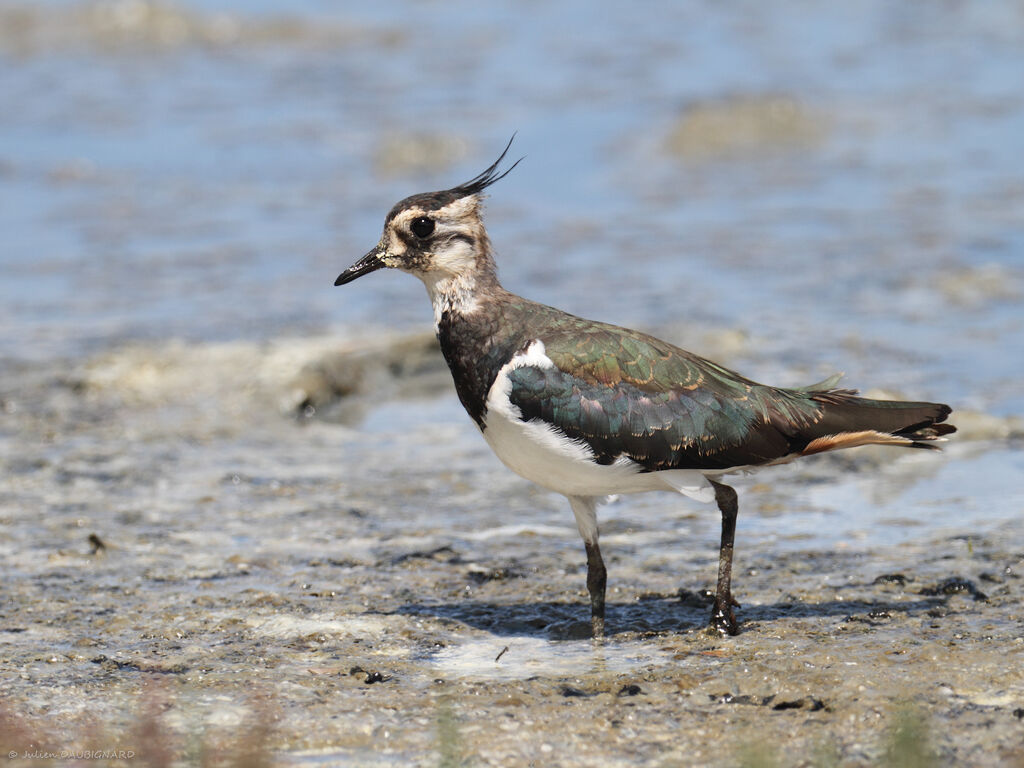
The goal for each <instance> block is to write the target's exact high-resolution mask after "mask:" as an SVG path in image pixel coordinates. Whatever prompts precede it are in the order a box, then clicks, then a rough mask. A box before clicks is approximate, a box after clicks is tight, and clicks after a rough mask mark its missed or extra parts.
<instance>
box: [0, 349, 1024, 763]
mask: <svg viewBox="0 0 1024 768" xmlns="http://www.w3.org/2000/svg"><path fill="white" fill-rule="evenodd" d="M423 343H425V342H423V341H422V337H409V338H403V337H396V338H391V339H385V338H381V339H378V340H377V341H373V342H372V344H371V346H373V349H374V350H375V352H376V354H374V355H372V356H370V357H368V356H367V355H366V352H365V349H364V348H361V347H359V346H358V345H355V346H352V345H350V346H349V347H348V351H347V352H346V351H345V350H346V347H345V343H344V342H339V340H337V339H334V340H329V339H323V340H314V341H313V342H310V343H309V344H307V346H306V347H305V348H304V351H303V352H302V354H299V353H298V351H297V350H298V347H297V346H296V345H294V344H289V345H282V346H281V347H280V348H279V347H275V345H241V346H238V345H229V346H228V347H223V346H218V345H212V346H208V345H196V346H192V347H188V346H184V347H183V346H181V345H180V344H169V345H165V346H158V347H150V348H149V352H148V353H144V352H142V351H140V349H139V348H136V347H127V348H122V349H119V350H113V351H111V352H109V353H106V354H104V355H100V356H97V357H94V358H90V359H87V360H85V361H81V362H80V363H78V364H76V365H73V366H71V367H70V368H65V367H61V366H55V365H53V364H31V365H28V364H26V365H24V366H21V367H20V368H19V369H18V373H17V376H16V377H14V378H13V379H9V380H7V381H6V382H5V387H4V391H3V392H2V393H0V396H2V399H3V403H4V409H5V421H4V429H3V431H2V432H0V438H2V442H0V444H2V446H3V462H4V467H3V469H4V477H5V481H4V489H3V502H4V507H3V508H4V513H3V518H4V524H5V525H4V536H3V539H2V541H0V544H2V548H3V560H4V577H3V581H4V597H3V607H2V610H3V616H2V631H0V642H2V644H3V655H2V670H3V676H2V679H3V682H2V684H0V685H2V688H0V693H2V698H3V714H4V717H5V720H4V726H3V729H2V730H0V734H2V735H3V737H4V742H5V746H6V745H7V744H14V745H15V746H13V747H11V749H13V750H15V751H19V754H22V752H23V750H24V749H28V747H27V746H25V745H26V744H27V743H28V742H32V743H37V744H44V743H45V744H49V745H51V746H53V747H54V748H55V749H58V750H59V749H64V748H67V749H72V748H75V749H86V748H89V747H90V745H92V747H93V748H97V745H98V747H113V746H117V747H118V748H123V749H129V750H135V751H136V752H139V753H140V754H144V755H146V754H148V755H149V757H148V758H147V759H149V760H150V761H151V763H152V764H163V763H160V762H159V760H157V757H159V756H156V757H154V755H153V754H149V753H147V752H146V750H147V749H150V747H152V746H153V745H154V744H162V745H163V747H162V748H163V749H164V751H165V752H166V754H168V755H173V756H176V759H178V760H184V761H185V762H189V761H190V760H192V759H193V758H195V757H196V755H198V754H200V753H201V752H202V750H204V749H205V750H207V752H210V750H214V751H217V750H219V752H217V754H220V755H222V756H226V757H224V759H225V760H226V761H228V763H227V764H231V763H230V760H235V763H234V764H251V762H252V760H255V759H256V758H255V757H254V755H255V754H256V753H258V754H259V756H260V758H259V759H260V760H263V761H264V764H268V765H307V764H314V765H385V764H396V763H398V764H412V765H439V764H441V765H457V764H462V763H463V762H465V763H466V764H473V765H541V764H543V765H635V764H638V763H643V764H650V765H690V764H720V765H735V764H741V765H874V764H877V763H879V762H881V763H883V764H884V763H885V762H886V760H889V763H888V764H896V763H894V762H892V760H893V759H895V758H893V755H894V754H896V753H894V752H893V750H898V749H910V750H911V751H912V752H913V751H914V750H917V752H915V753H914V754H917V753H920V754H922V755H932V756H935V755H937V756H938V758H939V759H940V761H942V762H947V763H949V764H971V765H1004V764H1006V763H1007V762H1008V761H1010V762H1012V761H1013V760H1020V759H1022V758H1024V754H1022V753H1021V752H1020V744H1021V735H1022V733H1024V730H1022V729H1024V721H1022V719H1021V718H1022V716H1024V709H1022V708H1024V672H1022V670H1024V641H1022V638H1021V626H1022V620H1024V613H1022V610H1021V607H1020V606H1021V597H1022V591H1024V583H1022V582H1024V580H1022V578H1021V574H1022V573H1024V532H1022V531H1021V527H1020V525H1019V522H1018V521H1017V519H1015V518H1014V516H1013V515H1012V514H1010V515H1004V516H1003V517H1002V518H1000V517H998V516H995V517H993V518H992V519H991V520H990V521H989V522H988V523H983V522H979V518H976V519H974V521H973V522H970V523H965V524H964V525H963V526H962V530H960V531H959V532H955V533H950V531H948V530H947V529H946V528H944V527H942V526H938V527H936V526H933V525H930V524H929V522H928V521H927V520H923V521H922V520H914V519H910V515H908V519H906V520H903V521H900V520H894V521H890V522H888V523H885V525H884V526H882V527H881V528H877V527H876V528H873V527H871V526H870V525H867V524H866V526H865V530H864V532H863V536H860V537H858V536H853V537H852V538H848V537H843V538H840V539H838V540H835V541H832V545H831V546H820V544H821V543H822V542H827V541H829V540H828V539H822V538H820V534H818V533H816V532H815V530H814V529H813V528H808V529H806V530H802V529H801V528H800V525H801V523H799V522H797V523H792V522H787V510H786V509H785V507H786V504H787V503H789V504H791V505H793V506H795V507H800V506H801V505H806V504H807V502H806V500H803V497H801V496H800V488H802V487H805V486H806V487H812V488H813V487H815V486H818V485H828V484H836V483H838V484H842V483H843V482H845V481H844V478H845V477H848V476H850V475H852V476H853V477H855V478H857V481H858V482H869V481H871V480H872V478H873V477H877V478H878V479H877V482H878V483H881V485H882V487H883V488H886V487H890V485H892V484H893V483H895V484H896V485H894V486H893V487H897V488H899V487H902V485H905V484H906V482H907V480H906V477H905V476H906V475H908V473H910V474H912V473H914V472H916V471H918V469H919V468H917V465H916V464H913V463H911V464H908V465H906V466H903V467H902V468H900V469H899V471H898V472H896V473H895V474H893V472H894V471H893V470H892V469H891V468H886V467H885V466H884V464H878V463H876V461H875V459H874V456H873V455H871V454H866V455H864V456H862V457H860V458H857V457H856V456H855V455H851V456H848V457H847V458H845V459H844V461H843V462H842V463H830V462H816V463H813V464H811V465H810V467H809V468H808V469H807V470H801V472H799V473H795V474H793V473H791V474H788V475H783V476H781V477H778V478H777V480H778V482H773V478H769V477H767V476H758V477H757V478H756V481H755V480H753V479H752V480H748V481H743V482H741V483H740V484H739V487H740V489H741V513H740V525H739V533H738V539H737V541H738V546H737V572H736V577H735V588H736V594H737V597H738V599H739V600H740V602H741V603H742V604H743V607H742V608H741V609H740V610H739V611H738V615H739V617H740V620H741V622H742V628H743V634H742V635H741V636H740V637H737V638H731V639H721V638H717V637H711V636H708V635H707V634H706V633H705V632H704V631H703V629H702V626H703V624H704V622H705V620H706V616H707V612H708V606H707V603H706V596H705V595H704V594H703V593H702V590H706V589H707V588H708V587H710V586H711V583H712V577H713V572H714V563H715V557H716V550H715V537H716V535H717V528H716V526H717V521H716V520H715V515H714V513H713V510H712V509H710V508H707V509H705V508H701V507H699V506H693V505H687V504H685V503H680V500H678V499H676V498H674V497H672V496H669V495H663V494H658V495H651V496H647V497H642V501H640V502H637V503H633V502H622V503H620V504H616V505H611V506H609V507H606V508H603V510H602V513H601V514H602V520H603V531H604V538H603V541H604V548H605V551H606V558H607V560H608V566H609V576H610V583H609V586H610V590H609V611H608V631H609V636H608V638H607V639H606V640H605V642H604V643H601V644H594V643H593V642H592V641H590V640H587V639H581V638H583V636H584V635H585V632H586V627H587V626H588V624H587V607H586V605H587V604H586V599H585V588H584V583H583V582H584V574H585V564H584V558H583V555H582V549H581V547H580V546H579V542H578V539H577V536H576V533H575V531H574V529H573V527H572V520H571V515H570V514H569V512H568V509H567V508H563V503H562V500H560V499H559V498H557V497H554V496H551V495H549V494H546V493H542V492H540V491H539V490H537V489H534V488H532V487H531V486H529V485H528V484H527V483H525V482H523V481H520V480H519V479H518V478H516V477H515V476H513V475H511V473H509V472H507V471H506V470H504V468H502V467H501V466H500V465H498V464H497V463H496V462H494V460H493V459H492V458H491V457H490V456H489V454H488V453H487V449H486V446H485V445H483V443H482V441H481V440H479V437H478V436H477V435H475V434H474V433H473V432H472V428H471V425H469V423H468V422H467V421H465V419H464V416H463V415H462V414H461V413H460V412H459V410H458V404H457V402H455V403H452V402H451V400H452V399H453V398H452V396H451V394H450V393H447V394H446V393H444V392H443V391H442V392H441V393H440V394H439V393H438V392H439V390H438V380H437V378H436V376H435V374H436V370H435V368H434V365H433V363H431V362H429V361H430V352H429V343H427V347H426V351H425V352H424V353H423V354H424V357H423V358H422V359H423V360H424V361H426V362H424V363H422V364H421V365H414V366H412V367H410V368H408V369H400V368H396V367H395V366H393V365H389V364H387V362H386V361H387V360H388V359H390V357H389V353H388V352H387V350H398V352H400V353H401V354H400V355H399V356H405V357H406V358H407V359H415V356H413V357H411V358H410V357H409V350H410V349H411V348H419V347H417V345H419V344H423ZM285 347H287V348H288V349H289V350H290V351H289V352H288V354H285V353H284V352H283V351H281V349H283V348H285ZM398 352H396V353H395V354H398ZM346 355H348V357H346ZM368 359H376V360H382V361H385V362H384V363H383V366H384V369H382V370H377V371H372V370H369V369H365V368H364V369H363V370H361V372H359V371H357V369H358V366H359V365H363V366H364V367H365V366H366V365H367V363H366V361H367V360H368ZM258 361H262V362H261V363H260V364H259V365H258V364H257V362H258ZM346 361H347V362H346ZM360 361H362V362H360ZM332 366H333V368H332ZM340 369H344V370H347V371H348V373H349V374H350V376H349V378H348V379H346V380H351V381H356V380H362V381H369V382H375V383H374V385H373V386H374V388H376V390H377V391H388V392H389V393H390V395H389V398H391V399H389V400H388V401H387V402H386V403H385V404H384V405H383V406H381V407H380V408H379V409H376V410H375V409H373V408H366V407H361V408H343V407H341V406H340V405H337V404H327V401H326V400H322V401H319V405H317V406H313V407H312V412H311V411H310V407H311V406H312V403H313V401H312V400H309V402H305V400H306V399H308V398H307V397H305V396H304V397H299V394H298V391H299V390H302V387H303V386H305V385H303V382H306V383H307V384H308V382H309V381H310V380H311V379H310V376H311V371H313V372H316V371H319V372H320V373H321V374H322V373H323V371H328V370H340ZM154 370H156V371H158V372H159V376H158V377H156V378H158V379H159V385H157V384H156V383H154V377H153V371H154ZM232 371H246V372H247V373H246V376H247V377H248V380H249V382H250V386H248V387H241V388H239V387H237V386H235V385H234V379H233V378H232V375H231V372H232ZM403 371H404V372H403ZM357 372H358V375H356V373H357ZM386 376H387V377H391V378H390V383H389V384H387V386H384V385H383V384H381V382H382V381H383V380H384V379H383V378H382V377H386ZM314 378H315V377H314ZM326 378H329V377H326ZM342 378H343V379H344V377H342ZM323 380H325V377H323V376H321V380H320V385H321V390H319V391H320V392H321V396H322V397H327V395H324V394H323V392H324V391H326V390H324V389H323V388H322V385H323ZM147 382H148V383H147ZM197 382H205V384H202V383H197ZM382 387H383V388H382ZM308 388H309V389H310V391H312V386H311V385H310V386H309V387H308ZM343 389H344V388H343V387H341V388H337V392H341V390H343ZM303 391H304V390H303ZM337 392H336V395H337V397H338V398H340V399H341V400H344V399H346V398H356V399H358V398H359V397H361V396H362V395H361V394H360V392H361V390H360V388H359V387H358V386H355V385H353V386H351V387H349V389H348V390H346V391H345V392H343V393H342V394H340V395H338V394H337ZM306 395H307V396H308V395H309V392H307V393H306ZM364 405H365V404H364ZM339 413H347V414H349V416H350V417H351V418H348V417H346V418H345V419H338V418H334V416H337V414H339ZM318 414H320V415H325V416H327V417H328V418H321V417H320V415H318ZM355 414H358V415H355ZM413 414H418V415H417V416H414V415H413ZM417 419H418V421H417ZM993 420H994V421H996V422H999V425H1000V429H1003V430H1009V431H1010V432H1009V433H1010V434H1012V430H1013V429H1015V426H1014V423H1013V422H1012V421H1008V420H1001V419H997V418H996V417H989V420H988V421H986V420H985V419H983V418H980V417H979V418H978V422H979V423H980V424H982V425H983V426H985V425H987V426H986V428H987V429H991V428H994V427H993V424H992V421H993ZM979 429H980V428H979ZM979 434H980V433H979ZM992 434H993V433H985V435H986V438H985V442H976V441H972V440H971V439H970V437H971V429H970V428H969V429H968V430H967V434H966V436H965V439H964V440H963V441H962V442H961V443H960V444H959V445H958V446H951V449H950V450H951V451H952V452H953V453H952V455H953V456H954V458H955V457H957V456H959V460H960V461H961V462H962V461H965V460H967V459H965V458H964V457H965V456H967V455H969V453H970V451H977V450H978V448H971V447H970V446H972V445H976V446H984V449H983V452H984V453H985V454H986V456H987V460H989V461H999V460H1000V459H999V457H1000V456H1009V457H1011V461H1014V460H1016V458H1015V457H1017V456H1019V454H1018V453H1016V452H1015V451H1014V446H1015V445H1016V441H1018V440H1019V438H1015V437H1009V438H1005V439H998V440H996V439H994V438H993V437H992ZM958 452H959V453H958ZM949 453H950V452H949V451H947V455H946V457H944V458H943V457H939V460H940V461H949ZM439 454H443V456H444V458H443V460H442V461H439V460H438V456H439ZM897 463H899V462H897ZM946 471H947V472H948V471H949V467H948V466H947V467H946ZM886 473H888V474H886ZM942 474H943V473H942V471H939V473H938V477H940V478H941V476H942ZM887 477H888V480H887V479H886V478H887ZM887 483H888V484H889V485H887ZM901 484H902V485H901ZM925 487H926V488H927V486H925ZM936 503H939V502H936ZM942 503H947V502H942ZM948 503H952V504H954V505H955V504H957V503H959V502H956V501H955V500H953V501H950V502H948ZM780 505H781V507H782V508H781V509H780V508H778V507H779V506H780ZM797 511H798V510H797ZM797 519H798V521H799V516H798V518H797ZM980 520H982V521H983V520H984V518H980ZM773 527H774V530H775V531H776V533H775V534H774V535H768V534H766V533H764V531H765V530H767V529H770V528H773ZM897 530H899V531H901V533H900V534H899V535H898V536H893V531H897ZM147 728H148V729H149V731H146V729H147ZM143 732H153V733H158V734H159V738H158V739H156V741H153V739H150V738H147V739H143V740H142V741H141V742H140V735H139V734H140V733H143ZM100 742H103V743H102V744H100ZM901 744H902V745H903V746H902V747H901V746H899V745H901ZM146 745H149V746H146ZM253 745H255V746H253ZM894 745H895V746H894ZM908 745H909V746H908ZM250 747H252V748H253V749H255V750H256V752H253V751H252V749H249V748H250ZM154 748H155V747H154ZM247 749H249V751H246V750H247ZM908 754H909V753H908ZM239 761H240V762H239ZM29 762H31V761H29V760H23V761H22V762H21V763H19V762H18V761H14V762H13V763H12V764H14V765H17V764H26V765H27V764H29ZM90 764H92V763H90ZM108 764H114V765H120V764H130V762H126V761H121V762H118V761H117V760H113V761H109V762H108Z"/></svg>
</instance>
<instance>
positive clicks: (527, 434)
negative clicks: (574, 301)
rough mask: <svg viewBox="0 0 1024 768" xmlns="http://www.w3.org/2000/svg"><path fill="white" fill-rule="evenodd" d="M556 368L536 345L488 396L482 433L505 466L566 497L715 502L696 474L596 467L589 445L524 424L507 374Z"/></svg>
mask: <svg viewBox="0 0 1024 768" xmlns="http://www.w3.org/2000/svg"><path fill="white" fill-rule="evenodd" d="M545 364H546V365H552V363H551V360H550V359H548V357H547V356H546V355H545V354H544V345H543V344H542V343H541V342H539V341H536V342H534V343H533V344H531V345H530V347H529V349H527V351H526V352H525V353H523V354H521V355H518V356H516V357H515V358H513V359H512V360H511V361H510V362H509V363H507V364H506V365H505V366H504V367H503V368H502V369H501V371H500V372H499V373H498V376H497V378H496V379H495V381H494V384H493V385H492V386H491V389H490V391H489V392H488V394H487V415H486V417H485V418H484V429H483V435H484V439H485V440H486V441H487V444H488V445H490V446H491V449H492V450H493V451H494V453H495V454H497V456H498V458H499V459H501V460H502V462H503V463H504V464H505V466H507V467H508V468H509V469H511V470H512V471H513V472H515V473H516V474H518V475H521V476H522V477H525V478H526V479H527V480H530V481H531V482H534V483H536V484H537V485H540V486H542V487H544V488H548V489H550V490H552V491H556V492H558V493H561V494H564V495H566V496H610V495H612V494H617V493H640V492H643V491H678V492H679V493H684V494H686V495H687V496H690V497H692V498H694V499H697V500H699V501H704V502H710V501H713V500H714V498H715V495H714V489H713V488H712V487H711V485H710V484H709V483H708V481H707V478H706V477H705V476H704V474H703V473H702V472H699V471H698V470H687V469H671V470H665V471H662V472H643V471H641V470H642V467H641V466H640V465H639V464H637V463H636V462H634V461H633V460H632V459H629V458H627V457H624V456H623V457H620V458H619V459H617V460H616V461H615V462H614V463H613V464H598V463H597V462H595V461H594V452H593V451H592V450H591V449H590V446H588V445H587V444H586V443H584V442H582V441H579V440H571V439H570V438H569V437H568V436H567V435H566V434H565V433H564V432H562V431H561V430H559V429H557V428H556V427H553V426H552V425H550V424H547V423H545V422H543V421H541V420H539V419H534V420H532V421H523V420H522V418H521V415H522V414H521V412H520V411H519V409H518V408H517V407H516V406H515V405H513V404H512V402H511V400H510V399H509V393H510V391H511V382H510V380H509V378H508V373H509V371H511V370H512V369H514V368H516V367H519V366H522V365H542V366H543V365H545Z"/></svg>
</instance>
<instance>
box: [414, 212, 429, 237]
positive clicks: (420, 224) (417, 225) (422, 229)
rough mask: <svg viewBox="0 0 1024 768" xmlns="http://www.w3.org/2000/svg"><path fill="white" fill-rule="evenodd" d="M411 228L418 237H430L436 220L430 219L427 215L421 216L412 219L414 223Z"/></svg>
mask: <svg viewBox="0 0 1024 768" xmlns="http://www.w3.org/2000/svg"><path fill="white" fill-rule="evenodd" d="M409 229H411V230H412V233H413V234H414V235H416V237H419V238H424V237H430V236H431V235H432V234H433V233H434V220H433V219H428V218H427V217H426V216H420V217H419V218H418V219H413V220H412V225H411V226H410V227H409Z"/></svg>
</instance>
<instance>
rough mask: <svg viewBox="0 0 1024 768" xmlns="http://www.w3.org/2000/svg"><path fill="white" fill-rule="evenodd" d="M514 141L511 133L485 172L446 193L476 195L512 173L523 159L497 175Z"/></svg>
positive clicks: (514, 138) (461, 195)
mask: <svg viewBox="0 0 1024 768" xmlns="http://www.w3.org/2000/svg"><path fill="white" fill-rule="evenodd" d="M515 140H516V135H515V134H514V133H513V134H512V138H511V139H509V140H508V144H506V145H505V149H504V150H503V151H502V153H501V154H500V155H499V156H498V159H497V160H495V161H494V162H493V163H491V164H490V165H489V166H488V167H487V169H486V170H484V171H482V172H481V173H479V174H477V175H476V176H474V177H473V178H472V179H470V180H469V181H467V182H465V183H464V184H459V186H457V187H452V188H451V189H449V190H448V191H449V192H451V193H452V194H454V195H455V196H456V197H465V196H466V195H478V194H480V193H481V192H483V191H484V190H485V189H487V188H488V187H489V186H491V184H494V183H495V182H496V181H500V180H501V179H504V178H505V177H506V176H508V175H509V174H510V173H512V169H513V168H515V167H516V166H517V165H519V163H521V162H522V161H523V158H521V157H520V158H519V159H518V160H516V161H515V162H514V163H512V165H510V166H509V167H508V168H507V169H506V170H505V171H504V172H503V173H498V166H499V165H501V161H502V160H504V159H505V155H507V154H508V151H509V149H511V147H512V142H513V141H515Z"/></svg>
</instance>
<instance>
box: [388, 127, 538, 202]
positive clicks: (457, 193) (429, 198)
mask: <svg viewBox="0 0 1024 768" xmlns="http://www.w3.org/2000/svg"><path fill="white" fill-rule="evenodd" d="M515 138H516V135H515V134H514V133H513V134H512V138H511V139H509V140H508V144H506V145H505V150H504V151H503V152H502V153H501V155H500V156H499V157H498V159H497V160H495V161H494V162H493V163H491V165H489V166H488V167H487V169H486V170H485V171H483V172H482V173H479V174H477V175H476V176H474V177H473V178H472V179H470V180H469V181H467V182H466V183H465V184H459V186H457V187H452V188H451V189H444V190H441V191H440V192H423V193H420V194H418V195H412V196H411V197H407V198H405V199H404V200H401V201H399V202H398V203H397V204H396V205H395V207H394V208H392V209H391V212H390V213H389V214H388V218H387V220H388V221H391V220H392V219H393V218H395V216H397V215H398V214H399V213H401V212H402V211H404V210H406V209H407V208H411V207H413V206H416V207H418V208H421V209H422V210H424V211H436V210H438V209H439V208H444V207H445V206H446V205H450V204H451V203H454V202H455V201H456V200H458V199H460V198H463V197H465V196H466V195H477V194H480V193H481V192H483V191H484V190H485V189H487V188H488V187H489V186H491V184H493V183H494V182H496V181H498V180H499V179H503V178H505V177H506V176H508V175H509V173H511V172H512V169H513V168H515V167H516V166H517V165H519V163H520V162H522V160H523V158H521V157H520V158H519V159H518V160H516V161H515V162H514V163H512V165H511V166H510V167H509V168H508V169H507V170H505V171H504V172H503V173H498V166H499V165H501V161H502V160H504V159H505V155H507V154H508V150H509V148H510V147H511V146H512V142H513V141H515Z"/></svg>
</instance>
